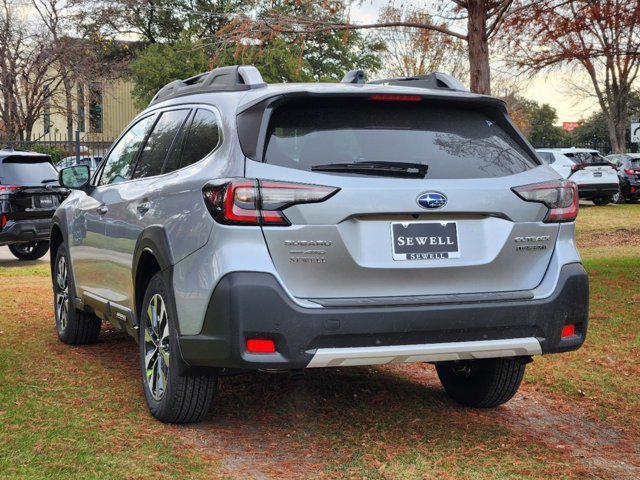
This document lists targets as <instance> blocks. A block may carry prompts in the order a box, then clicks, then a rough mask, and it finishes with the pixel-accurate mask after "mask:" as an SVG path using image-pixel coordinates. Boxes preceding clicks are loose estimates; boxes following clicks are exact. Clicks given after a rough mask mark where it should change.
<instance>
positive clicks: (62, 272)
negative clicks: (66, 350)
mask: <svg viewBox="0 0 640 480" xmlns="http://www.w3.org/2000/svg"><path fill="white" fill-rule="evenodd" d="M68 277H69V269H68V268H67V257H65V256H64V255H62V256H60V258H59V259H58V265H57V268H56V287H57V289H56V313H57V316H58V323H59V328H60V331H61V332H63V331H64V330H65V329H66V328H67V323H68V321H69V281H68Z"/></svg>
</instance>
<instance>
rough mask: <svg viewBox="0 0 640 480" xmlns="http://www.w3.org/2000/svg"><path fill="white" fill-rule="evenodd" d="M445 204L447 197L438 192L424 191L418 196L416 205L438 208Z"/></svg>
mask: <svg viewBox="0 0 640 480" xmlns="http://www.w3.org/2000/svg"><path fill="white" fill-rule="evenodd" d="M446 204H447V197H446V196H445V195H443V194H442V193H438V192H425V193H423V194H421V195H420V196H419V197H418V205H420V206H421V207H423V208H440V207H444V206H445V205H446Z"/></svg>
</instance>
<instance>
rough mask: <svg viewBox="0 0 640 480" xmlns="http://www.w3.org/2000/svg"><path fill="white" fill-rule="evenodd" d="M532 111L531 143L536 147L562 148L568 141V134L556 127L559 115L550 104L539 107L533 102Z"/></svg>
mask: <svg viewBox="0 0 640 480" xmlns="http://www.w3.org/2000/svg"><path fill="white" fill-rule="evenodd" d="M532 103H533V105H532V106H531V109H530V116H531V133H530V134H529V141H530V142H531V143H532V144H533V145H535V146H538V145H540V146H547V147H561V146H564V144H565V143H566V141H567V133H566V132H565V131H564V130H563V129H562V128H560V127H558V126H556V125H554V124H555V123H556V122H557V121H558V113H557V112H556V109H555V108H553V107H552V106H551V105H549V104H548V103H543V104H542V105H539V104H538V103H537V102H532Z"/></svg>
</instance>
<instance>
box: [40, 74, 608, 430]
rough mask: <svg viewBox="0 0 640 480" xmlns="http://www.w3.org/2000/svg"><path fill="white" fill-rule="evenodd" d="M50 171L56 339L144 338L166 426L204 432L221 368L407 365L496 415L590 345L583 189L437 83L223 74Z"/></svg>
mask: <svg viewBox="0 0 640 480" xmlns="http://www.w3.org/2000/svg"><path fill="white" fill-rule="evenodd" d="M381 83H383V84H381ZM60 178H61V182H62V184H63V185H65V186H67V187H69V188H72V189H73V191H72V193H71V194H70V196H69V198H68V199H67V200H65V202H64V203H63V204H62V205H61V206H60V207H59V208H58V210H57V211H56V214H55V216H54V225H53V227H52V231H51V262H52V263H51V267H52V272H53V275H52V282H53V293H54V299H55V306H56V308H55V322H56V328H57V331H58V335H59V338H60V339H61V341H63V342H65V343H69V344H79V343H89V342H93V341H95V340H96V339H97V337H98V334H99V332H100V328H101V322H102V321H103V320H107V321H110V322H112V323H113V324H114V325H116V326H117V328H120V329H122V330H124V331H127V332H129V333H130V334H131V335H133V336H135V337H137V338H138V341H139V364H140V380H141V383H142V388H143V391H144V396H145V398H146V401H147V405H148V407H149V409H150V411H151V413H152V414H153V415H154V416H155V417H156V418H158V419H160V420H162V421H164V422H175V423H185V422H194V421H198V420H200V419H201V418H203V416H204V415H205V414H206V413H207V412H208V411H209V409H210V406H211V404H212V401H213V397H214V391H215V385H216V382H217V378H218V377H219V376H221V375H227V374H233V373H238V372H239V371H257V370H267V371H283V370H284V371H286V370H302V369H305V368H320V367H349V366H355V365H380V364H387V363H401V362H430V363H435V366H436V370H437V373H438V376H439V378H440V381H441V383H442V385H443V387H444V389H445V391H446V392H447V393H448V394H449V395H450V396H451V397H452V398H453V399H455V400H456V401H458V402H459V403H461V404H463V405H466V406H471V407H482V408H489V407H495V406H497V405H500V404H502V403H504V402H506V401H508V400H509V399H510V398H512V396H513V395H514V394H515V393H516V391H517V390H518V388H519V386H520V383H521V381H522V378H523V375H524V372H525V367H526V364H527V363H529V362H531V360H532V356H534V355H539V354H550V353H561V352H567V351H570V350H575V349H577V348H579V347H580V346H581V345H582V343H583V342H584V340H585V337H586V333H587V324H588V278H587V274H586V272H585V270H584V268H583V266H582V264H581V261H580V256H579V254H578V252H577V250H576V246H575V242H574V220H575V218H576V216H577V214H578V192H577V188H576V185H575V183H573V182H571V181H567V180H564V179H561V178H559V176H558V174H557V173H556V171H555V170H553V169H552V168H550V167H549V166H547V165H544V164H543V163H542V162H541V161H540V160H539V158H538V156H537V155H536V153H535V151H533V150H532V149H531V147H530V146H529V144H528V142H527V141H526V139H525V138H524V137H523V135H522V134H521V133H520V132H519V131H518V130H517V129H516V127H514V125H513V123H512V122H511V121H510V120H509V118H508V116H507V110H506V106H505V103H504V102H503V101H501V100H499V99H497V98H492V97H488V96H484V95H478V94H475V93H470V92H469V91H466V90H465V89H464V87H463V86H462V84H461V83H460V82H458V81H457V80H455V79H453V78H451V77H449V76H448V75H443V74H431V75H426V76H421V77H417V78H415V77H412V78H403V79H388V80H381V81H378V82H371V83H365V82H364V75H363V74H362V72H349V73H348V74H347V75H346V76H345V79H344V80H343V82H342V83H339V84H337V83H314V84H299V83H287V84H274V85H268V84H266V83H265V82H264V81H263V80H262V77H261V75H260V73H259V72H258V71H257V70H256V69H255V68H254V67H249V66H235V67H224V68H218V69H214V70H212V71H211V72H207V73H204V74H201V75H198V76H195V77H192V78H190V79H187V80H184V81H182V80H177V81H175V82H173V83H171V84H169V85H167V86H165V87H164V88H163V89H162V90H160V92H158V94H156V96H155V97H154V99H153V100H152V102H151V104H150V105H149V106H148V108H146V109H145V110H144V111H142V112H141V113H140V114H139V115H138V116H137V117H136V118H135V119H134V120H133V121H132V123H131V124H130V125H129V127H127V129H126V130H125V131H124V132H123V134H122V135H121V136H120V138H119V139H117V140H116V142H115V143H114V145H113V147H112V148H111V151H110V152H109V153H108V154H107V156H106V158H105V160H104V162H103V163H102V165H101V166H100V168H99V169H98V171H97V172H96V174H95V175H94V176H93V178H91V179H89V175H88V168H87V167H86V166H75V167H69V168H65V169H63V170H62V171H61V172H60ZM616 178H617V177H616ZM92 381H101V380H100V379H92Z"/></svg>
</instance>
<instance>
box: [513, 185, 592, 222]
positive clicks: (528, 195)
mask: <svg viewBox="0 0 640 480" xmlns="http://www.w3.org/2000/svg"><path fill="white" fill-rule="evenodd" d="M512 190H513V191H514V193H515V194H516V195H518V196H519V197H520V198H522V199H523V200H525V201H527V202H537V203H543V204H544V205H546V206H547V207H548V208H549V212H548V213H547V216H546V217H545V219H544V221H545V222H547V223H554V222H573V221H574V220H575V219H576V217H577V216H578V201H579V198H578V187H577V186H576V184H575V183H574V182H572V181H570V180H552V181H550V182H542V183H534V184H531V185H523V186H522V187H514V188H513V189H512Z"/></svg>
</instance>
